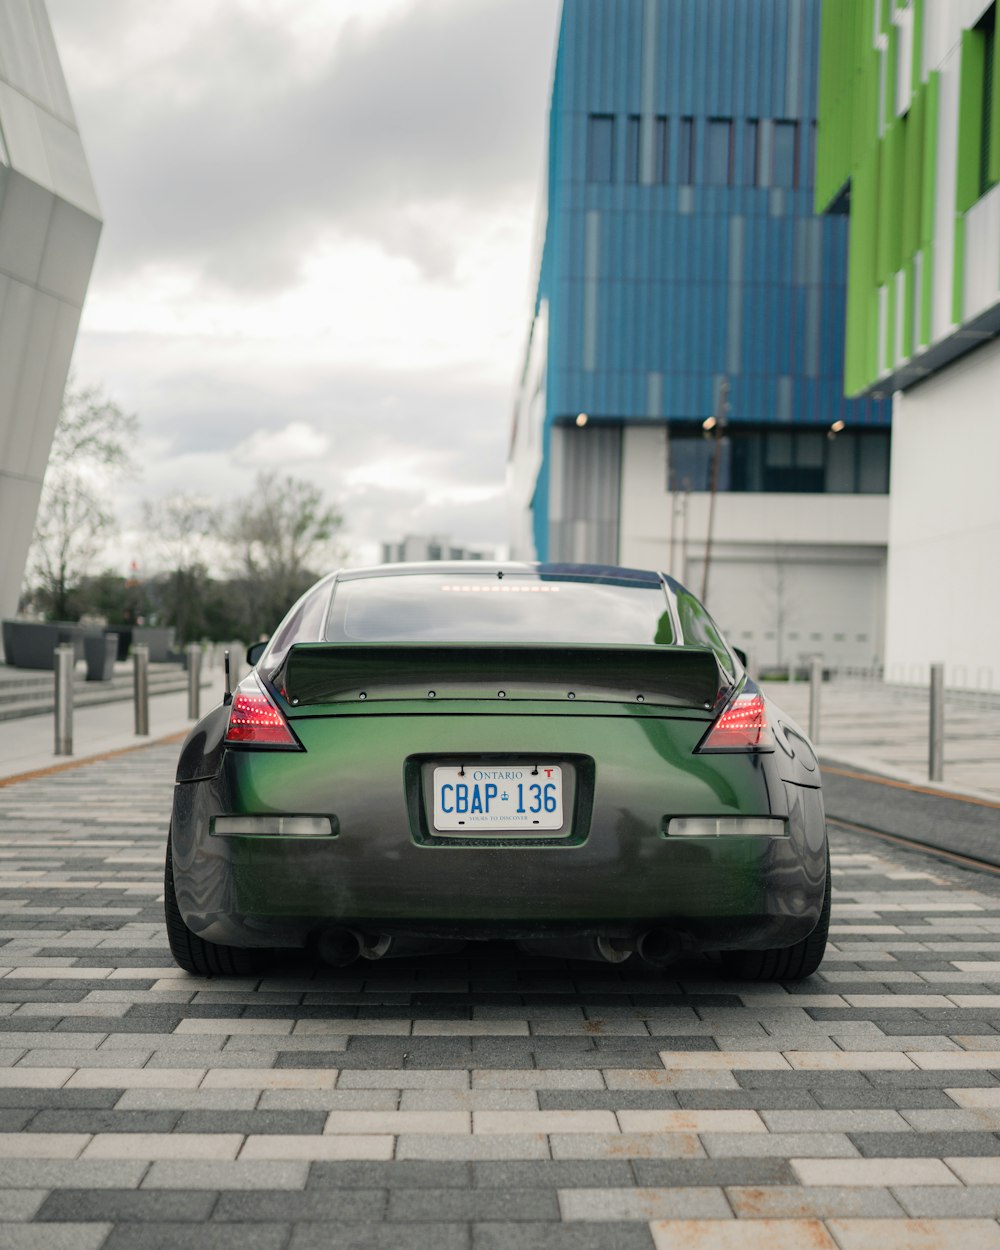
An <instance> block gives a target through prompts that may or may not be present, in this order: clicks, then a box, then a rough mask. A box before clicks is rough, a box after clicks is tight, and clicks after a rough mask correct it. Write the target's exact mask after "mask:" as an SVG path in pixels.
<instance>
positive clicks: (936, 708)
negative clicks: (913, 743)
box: [928, 664, 944, 781]
mask: <svg viewBox="0 0 1000 1250" xmlns="http://www.w3.org/2000/svg"><path fill="white" fill-rule="evenodd" d="M930 729H931V734H930V753H929V754H930V758H929V762H928V765H929V766H928V776H929V777H930V779H931V781H944V665H943V664H932V665H931V725H930Z"/></svg>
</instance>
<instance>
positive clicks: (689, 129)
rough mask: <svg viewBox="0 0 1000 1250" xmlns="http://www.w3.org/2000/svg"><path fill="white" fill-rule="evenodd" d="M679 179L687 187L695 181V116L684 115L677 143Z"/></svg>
mask: <svg viewBox="0 0 1000 1250" xmlns="http://www.w3.org/2000/svg"><path fill="white" fill-rule="evenodd" d="M677 149H678V151H677V162H678V167H677V181H678V182H679V183H680V184H681V185H682V186H685V187H689V186H691V185H692V184H693V183H694V118H693V117H682V118H681V128H680V137H679V139H678V143H677Z"/></svg>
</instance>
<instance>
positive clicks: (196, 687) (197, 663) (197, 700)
mask: <svg viewBox="0 0 1000 1250" xmlns="http://www.w3.org/2000/svg"><path fill="white" fill-rule="evenodd" d="M186 650H187V671H188V720H199V719H200V718H201V710H200V709H201V647H199V645H198V644H197V643H196V642H189V643H188V645H187V648H186Z"/></svg>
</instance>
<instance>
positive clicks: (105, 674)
mask: <svg viewBox="0 0 1000 1250" xmlns="http://www.w3.org/2000/svg"><path fill="white" fill-rule="evenodd" d="M83 658H84V659H85V660H86V661H87V681H110V680H111V678H112V677H113V676H114V674H115V660H116V659H117V658H118V635H117V634H110V633H108V634H106V633H103V632H102V633H99V634H91V635H88V636H87V637H86V638H84V640H83Z"/></svg>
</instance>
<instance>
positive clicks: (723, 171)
mask: <svg viewBox="0 0 1000 1250" xmlns="http://www.w3.org/2000/svg"><path fill="white" fill-rule="evenodd" d="M732 180H733V123H732V122H731V121H726V120H724V119H723V118H721V117H712V118H710V119H709V122H708V134H707V138H706V142H705V181H706V182H707V183H708V184H709V185H710V186H713V187H725V186H728V185H729V184H730V183H731V182H732Z"/></svg>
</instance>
